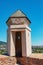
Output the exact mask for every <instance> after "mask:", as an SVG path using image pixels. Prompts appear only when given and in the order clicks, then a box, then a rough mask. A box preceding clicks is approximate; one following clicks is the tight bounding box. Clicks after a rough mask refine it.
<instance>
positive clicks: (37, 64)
mask: <svg viewBox="0 0 43 65" xmlns="http://www.w3.org/2000/svg"><path fill="white" fill-rule="evenodd" d="M17 60H18V63H19V64H21V65H43V59H37V58H26V57H23V58H17Z"/></svg>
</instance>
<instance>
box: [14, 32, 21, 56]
mask: <svg viewBox="0 0 43 65" xmlns="http://www.w3.org/2000/svg"><path fill="white" fill-rule="evenodd" d="M15 42H16V43H15V48H16V57H22V45H21V32H16V34H15Z"/></svg>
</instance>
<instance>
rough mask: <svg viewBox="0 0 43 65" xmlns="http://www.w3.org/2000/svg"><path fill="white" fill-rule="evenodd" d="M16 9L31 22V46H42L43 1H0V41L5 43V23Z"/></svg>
mask: <svg viewBox="0 0 43 65" xmlns="http://www.w3.org/2000/svg"><path fill="white" fill-rule="evenodd" d="M18 9H20V10H22V11H23V12H24V13H25V14H26V15H27V17H28V18H29V19H30V20H31V22H32V23H31V25H30V27H31V29H32V45H43V0H0V41H7V25H6V21H7V19H8V18H9V16H10V15H12V13H14V12H15V11H16V10H18Z"/></svg>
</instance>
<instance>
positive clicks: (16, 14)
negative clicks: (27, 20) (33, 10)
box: [11, 10, 26, 17]
mask: <svg viewBox="0 0 43 65" xmlns="http://www.w3.org/2000/svg"><path fill="white" fill-rule="evenodd" d="M11 17H26V15H25V14H24V13H23V12H22V11H20V10H17V11H16V12H15V13H14V14H13V15H11Z"/></svg>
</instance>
